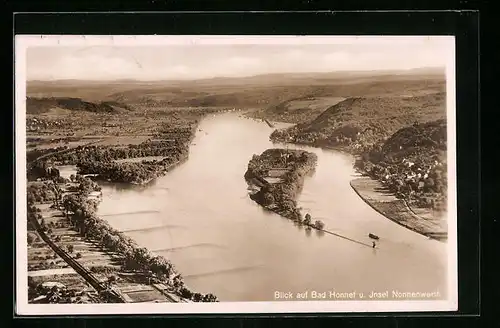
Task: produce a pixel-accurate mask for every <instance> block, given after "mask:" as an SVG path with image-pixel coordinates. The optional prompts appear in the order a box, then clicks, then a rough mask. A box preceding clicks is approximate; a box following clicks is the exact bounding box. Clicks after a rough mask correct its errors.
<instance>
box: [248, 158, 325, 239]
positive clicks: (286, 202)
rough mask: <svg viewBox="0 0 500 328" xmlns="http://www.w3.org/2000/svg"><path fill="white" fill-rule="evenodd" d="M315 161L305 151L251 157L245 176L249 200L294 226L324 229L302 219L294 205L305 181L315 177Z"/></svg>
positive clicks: (305, 218)
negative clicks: (291, 222)
mask: <svg viewBox="0 0 500 328" xmlns="http://www.w3.org/2000/svg"><path fill="white" fill-rule="evenodd" d="M317 159H318V158H317V156H316V154H314V153H311V152H308V151H304V150H290V149H280V148H272V149H267V150H266V151H264V152H263V153H262V154H260V155H253V157H252V159H251V160H250V162H249V163H248V169H247V171H246V172H245V175H244V177H245V180H246V181H247V183H248V184H249V186H250V187H251V188H252V189H253V192H251V193H250V198H251V199H252V200H253V201H255V202H256V203H258V204H259V205H261V206H262V207H264V208H265V209H267V210H269V211H272V212H275V213H277V214H279V215H281V216H283V217H285V218H287V219H289V220H291V221H294V222H295V223H297V224H301V225H305V226H307V227H308V228H316V229H318V230H321V229H323V228H324V223H323V222H321V221H320V220H316V221H314V222H312V219H311V216H310V215H309V214H306V215H305V217H303V216H302V214H301V212H300V210H299V208H298V207H297V202H296V198H297V196H298V194H299V193H300V191H301V190H302V187H303V184H304V179H305V177H306V176H307V175H311V174H313V173H314V170H315V168H316V163H317Z"/></svg>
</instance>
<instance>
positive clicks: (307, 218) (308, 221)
mask: <svg viewBox="0 0 500 328" xmlns="http://www.w3.org/2000/svg"><path fill="white" fill-rule="evenodd" d="M303 223H304V224H305V225H310V224H311V215H310V214H309V213H307V214H306V216H305V218H304V221H303Z"/></svg>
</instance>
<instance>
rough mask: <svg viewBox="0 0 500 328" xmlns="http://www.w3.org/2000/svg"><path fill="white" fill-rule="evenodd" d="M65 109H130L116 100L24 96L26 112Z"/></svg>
mask: <svg viewBox="0 0 500 328" xmlns="http://www.w3.org/2000/svg"><path fill="white" fill-rule="evenodd" d="M57 108H60V109H66V110H72V111H87V112H95V113H102V112H105V113H111V112H115V111H116V110H117V109H118V108H121V109H127V110H130V109H131V108H130V107H129V106H128V105H125V104H121V103H118V102H116V101H105V102H99V103H95V102H89V101H84V100H82V99H80V98H66V97H63V98H57V97H51V98H34V97H27V98H26V113H28V114H41V113H47V112H49V111H51V110H53V109H57Z"/></svg>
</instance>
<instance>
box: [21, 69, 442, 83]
mask: <svg viewBox="0 0 500 328" xmlns="http://www.w3.org/2000/svg"><path fill="white" fill-rule="evenodd" d="M418 70H436V71H437V70H443V73H445V70H446V67H445V66H425V67H414V68H395V69H380V70H378V69H373V70H366V69H364V70H355V69H350V70H337V71H327V72H314V71H310V72H276V73H262V74H254V75H242V76H213V77H201V78H177V79H173V78H167V79H140V78H125V77H124V78H115V79H85V78H82V79H79V78H55V79H40V78H37V79H26V82H57V81H60V82H63V81H87V82H107V81H136V82H167V81H168V82H194V81H207V80H217V79H249V78H257V77H265V76H279V75H310V74H317V75H326V74H335V73H344V74H346V73H357V74H359V73H379V74H380V73H391V72H393V73H396V72H410V71H418Z"/></svg>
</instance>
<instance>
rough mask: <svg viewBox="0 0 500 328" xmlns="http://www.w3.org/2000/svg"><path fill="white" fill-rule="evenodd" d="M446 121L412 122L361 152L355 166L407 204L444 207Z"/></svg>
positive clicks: (433, 207) (437, 208)
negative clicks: (383, 140) (405, 200)
mask: <svg viewBox="0 0 500 328" xmlns="http://www.w3.org/2000/svg"><path fill="white" fill-rule="evenodd" d="M446 132H447V129H446V120H444V119H441V120H436V121H431V122H426V123H420V124H413V125H411V126H408V127H404V128H401V129H399V130H398V131H396V132H395V133H394V134H393V135H392V136H391V137H390V138H388V139H387V140H386V141H385V142H383V143H380V144H377V145H374V146H373V147H371V148H369V149H366V150H365V151H364V152H362V153H361V156H360V158H359V159H358V160H357V161H356V164H355V167H356V168H357V169H358V170H359V171H361V172H363V173H365V174H367V175H369V176H371V177H372V178H374V179H377V180H379V181H381V182H382V183H384V185H385V186H386V187H387V188H388V189H389V191H391V192H393V193H395V194H396V196H398V197H399V198H403V199H407V200H408V202H409V203H410V204H409V205H410V206H413V207H416V208H419V207H420V208H432V209H433V210H438V211H439V210H444V209H445V207H446V202H445V200H446V195H447V157H446V151H447V145H446V138H447V133H446Z"/></svg>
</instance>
